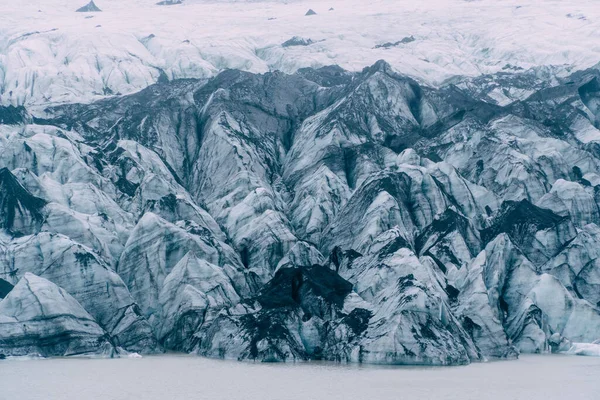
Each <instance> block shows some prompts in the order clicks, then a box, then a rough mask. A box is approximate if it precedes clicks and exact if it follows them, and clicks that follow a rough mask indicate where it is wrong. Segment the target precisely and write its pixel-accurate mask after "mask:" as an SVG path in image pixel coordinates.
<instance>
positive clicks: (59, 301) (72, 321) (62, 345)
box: [0, 273, 112, 357]
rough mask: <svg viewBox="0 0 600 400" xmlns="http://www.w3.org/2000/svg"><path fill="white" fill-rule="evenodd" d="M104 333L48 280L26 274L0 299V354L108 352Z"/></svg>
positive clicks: (69, 354)
mask: <svg viewBox="0 0 600 400" xmlns="http://www.w3.org/2000/svg"><path fill="white" fill-rule="evenodd" d="M108 339H109V338H108V335H107V334H106V333H105V332H104V330H103V329H102V328H101V327H100V326H98V324H97V323H96V321H95V320H94V318H92V316H91V315H90V314H88V313H87V312H86V311H85V310H84V309H83V307H82V306H81V304H79V303H78V302H77V300H75V299H74V298H73V297H72V296H71V295H70V294H68V293H67V292H66V291H65V290H63V289H62V288H60V287H58V286H56V285H55V284H53V283H52V282H50V281H48V280H46V279H43V278H40V277H38V276H36V275H34V274H31V273H26V274H25V275H24V276H23V277H22V278H21V279H20V280H19V282H18V283H17V284H16V285H15V287H14V288H13V289H12V290H11V292H10V293H9V294H8V296H6V297H5V298H4V299H2V300H0V354H2V355H5V356H24V355H30V354H31V355H41V356H44V357H45V356H55V355H61V356H73V355H86V354H87V355H89V354H97V353H102V352H107V351H110V349H111V346H112V345H111V344H110V343H109V341H108Z"/></svg>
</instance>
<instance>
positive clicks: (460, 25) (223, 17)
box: [0, 0, 600, 105]
mask: <svg viewBox="0 0 600 400" xmlns="http://www.w3.org/2000/svg"><path fill="white" fill-rule="evenodd" d="M157 2H158V0H96V3H95V4H96V5H97V7H98V8H99V9H101V12H75V10H77V9H79V8H80V7H82V6H85V5H86V3H87V0H19V1H18V2H15V1H8V0H5V1H1V2H0V104H3V105H8V104H12V105H45V104H47V103H49V102H52V103H57V102H82V101H86V102H87V101H90V100H93V99H98V98H100V97H102V96H105V95H109V94H119V93H120V94H128V93H131V92H135V91H138V90H140V89H142V88H144V87H146V86H148V85H149V84H151V83H155V82H156V81H157V80H158V79H159V78H160V77H161V76H163V74H164V76H165V77H166V78H168V79H175V78H206V77H211V76H214V75H216V74H217V73H218V72H220V71H222V70H224V69H227V68H230V69H240V70H244V71H249V72H254V73H264V72H267V71H274V70H280V71H283V72H286V73H293V72H295V71H296V70H298V69H299V68H303V67H322V66H328V65H339V66H340V67H342V68H344V69H347V70H352V71H360V70H361V69H362V68H364V67H365V66H368V65H372V64H373V63H375V62H376V61H377V60H380V59H385V60H386V61H388V62H389V63H390V64H391V65H392V66H393V67H394V68H395V69H396V70H397V71H399V72H401V73H404V74H408V75H410V76H412V77H416V78H419V79H422V80H423V81H424V82H425V83H427V84H431V85H437V84H440V83H441V82H443V81H444V80H446V79H448V78H451V77H453V76H456V75H469V76H476V75H479V74H482V73H494V72H498V71H502V70H505V71H506V70H508V71H511V70H514V69H518V68H524V69H528V68H531V67H534V66H549V65H554V66H560V67H563V68H567V69H570V68H573V67H576V68H579V69H581V68H588V67H590V66H592V65H594V64H596V63H597V62H598V61H599V60H600V44H599V43H600V42H599V40H598V39H599V34H598V32H600V7H598V4H597V2H596V1H595V0H572V1H562V0H535V1H528V0H502V1H497V0H480V1H463V0H431V1H413V0H369V1H365V0H327V1H323V0H318V1H317V0H288V1H283V0H282V1H275V0H273V1H250V0H248V1H243V0H240V1H225V0H223V1H218V0H185V1H184V2H183V3H182V4H175V5H168V6H166V5H162V6H161V5H158V4H156V3H157ZM309 9H312V10H314V11H315V13H316V15H310V16H305V14H306V12H307V11H308V10H309ZM294 37H296V38H297V39H299V40H296V41H291V42H290V40H291V39H293V38H294ZM286 42H287V43H288V45H286V46H283V44H284V43H286ZM289 44H296V45H289Z"/></svg>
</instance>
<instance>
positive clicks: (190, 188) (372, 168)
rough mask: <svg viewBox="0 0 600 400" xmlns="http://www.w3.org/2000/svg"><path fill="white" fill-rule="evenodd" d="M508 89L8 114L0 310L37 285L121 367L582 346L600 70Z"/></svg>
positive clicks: (594, 280) (321, 91)
mask: <svg viewBox="0 0 600 400" xmlns="http://www.w3.org/2000/svg"><path fill="white" fill-rule="evenodd" d="M155 39H156V38H155V37H154V38H150V37H149V38H148V39H147V40H148V41H153V40H155ZM511 76H512V78H509V77H508V76H507V75H504V74H503V75H499V76H497V77H496V78H497V82H501V83H502V84H503V85H505V86H506V87H507V92H506V94H505V97H506V98H504V99H502V98H500V97H498V96H497V93H496V92H495V91H494V89H493V87H492V86H493V82H492V81H493V80H492V78H491V77H481V78H480V79H473V80H468V79H466V78H463V79H457V80H456V81H454V83H447V84H444V85H441V86H439V87H436V88H434V87H429V86H426V85H423V84H422V83H420V82H418V81H416V80H414V79H411V78H409V77H406V76H403V75H401V74H398V73H397V72H395V71H394V70H393V69H392V68H391V67H390V66H389V65H388V64H387V63H385V62H378V63H376V64H375V65H373V66H371V67H369V68H366V69H365V70H364V71H362V72H359V73H351V72H347V71H344V70H342V69H341V68H338V67H328V68H320V69H303V70H300V71H299V72H298V73H297V74H294V75H285V74H283V73H281V72H272V73H267V74H263V75H255V74H250V73H246V72H241V71H236V70H229V71H226V72H223V73H222V74H220V75H218V76H217V77H215V78H213V79H208V80H175V81H172V82H169V81H168V80H166V79H165V80H162V81H161V82H160V83H158V84H157V85H154V86H151V87H148V88H147V89H144V90H143V91H141V92H139V93H136V94H134V95H130V96H115V97H114V98H111V99H107V100H104V101H101V102H97V103H92V104H87V105H86V104H71V105H63V106H60V107H51V108H48V109H47V110H45V112H44V118H43V119H41V118H37V117H30V116H28V114H27V112H26V111H24V110H21V111H18V112H17V111H15V110H11V111H10V112H9V111H6V112H4V111H3V112H4V114H2V115H5V114H6V115H9V117H10V118H8V117H7V118H6V119H7V120H10V122H9V123H4V124H2V125H0V168H3V169H2V170H1V172H0V177H1V180H0V183H1V184H2V188H3V190H2V193H0V200H1V201H0V205H1V209H0V213H1V216H2V218H3V219H2V220H3V221H4V222H3V225H2V226H1V227H0V228H1V230H2V233H0V297H7V298H8V297H10V296H12V294H13V292H14V291H15V288H13V285H17V286H18V285H19V283H18V282H19V280H22V279H24V278H23V277H24V276H28V275H26V274H27V273H34V274H36V275H38V276H40V277H42V278H43V279H47V280H48V281H50V282H53V284H56V285H58V286H60V287H61V288H63V289H64V290H65V291H66V292H68V293H69V294H70V295H71V296H72V297H73V299H75V300H76V301H77V302H78V303H79V304H80V305H81V307H83V309H84V310H85V311H86V312H87V313H88V314H89V315H90V316H91V318H93V320H94V321H96V323H97V325H98V326H99V328H100V329H101V330H102V331H103V332H104V333H103V335H105V337H106V340H107V341H108V342H109V343H111V345H112V346H115V348H116V346H118V347H122V348H124V349H125V350H128V351H141V352H152V351H159V350H161V349H164V350H177V351H186V352H192V353H196V354H202V355H207V356H211V357H222V358H233V359H253V360H262V361H291V360H311V359H326V360H336V361H344V362H368V363H388V364H428V365H430V364H434V365H449V364H466V363H469V362H472V361H480V360H484V359H490V358H514V357H516V356H517V355H518V353H519V352H543V351H548V350H550V349H555V348H557V349H558V348H562V347H565V346H566V343H569V341H572V342H575V343H580V342H592V341H594V340H596V339H598V337H600V310H599V308H598V307H599V306H600V297H599V293H600V292H599V289H600V275H599V274H600V261H598V259H599V258H598V256H599V255H600V254H599V253H598V251H599V250H598V249H600V246H599V244H600V228H599V227H598V225H597V224H598V223H599V222H600V221H599V220H598V219H599V217H600V211H598V210H599V209H598V206H599V205H600V202H599V200H600V195H599V194H598V189H597V186H598V185H599V184H600V178H599V176H600V173H599V170H600V168H599V167H600V164H599V163H600V156H599V155H600V152H598V148H597V145H598V143H600V135H599V136H598V137H596V136H594V135H595V134H594V130H593V129H596V125H597V111H598V108H597V107H596V103H597V101H598V96H599V93H600V91H598V90H596V86H595V83H594V79H596V77H597V76H600V72H598V71H597V70H595V69H592V70H588V71H580V72H577V73H574V74H573V75H571V76H569V77H568V79H567V78H563V77H559V76H554V75H552V74H551V70H547V71H539V75H535V76H533V75H532V74H531V72H522V73H520V72H515V73H512V74H511ZM527 83H530V84H531V85H530V88H531V90H532V91H533V92H532V93H530V94H529V96H525V94H524V93H522V92H520V91H521V90H525V89H524V88H525V87H526V86H527ZM494 98H495V99H496V100H494ZM507 99H508V100H507ZM511 99H512V100H511ZM515 99H518V100H519V101H516V100H515ZM509 100H510V101H509ZM561 346H562V347H561ZM561 351H562V350H561ZM51 353H52V351H51V350H48V354H51ZM56 354H61V353H60V352H59V351H57V352H56Z"/></svg>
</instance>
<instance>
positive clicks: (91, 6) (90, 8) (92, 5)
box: [75, 0, 102, 12]
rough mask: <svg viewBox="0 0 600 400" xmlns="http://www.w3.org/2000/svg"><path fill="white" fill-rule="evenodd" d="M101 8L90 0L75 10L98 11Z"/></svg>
mask: <svg viewBox="0 0 600 400" xmlns="http://www.w3.org/2000/svg"><path fill="white" fill-rule="evenodd" d="M100 11H102V10H101V9H99V8H98V6H97V5H96V4H95V3H94V0H91V1H90V2H89V3H87V4H86V5H85V6H83V7H80V8H78V9H77V10H75V12H100Z"/></svg>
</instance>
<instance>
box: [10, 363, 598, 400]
mask: <svg viewBox="0 0 600 400" xmlns="http://www.w3.org/2000/svg"><path fill="white" fill-rule="evenodd" d="M0 399H3V400H4V399H7V400H8V399H19V400H38V399H39V400H54V399H56V400H135V399H143V400H176V399H184V400H188V399H190V400H204V399H206V400H236V399H243V400H295V399H302V400H319V399H324V400H337V399H339V400H353V399H357V400H358V399H360V400H367V399H368V400H384V399H394V400H400V399H419V400H423V399H436V400H453V399H461V400H470V399H473V400H475V399H477V400H520V399H523V400H538V399H539V400H598V399H600V358H598V357H578V356H560V355H541V356H531V355H530V356H522V357H521V358H520V359H519V360H517V361H497V362H489V363H481V364H471V365H468V366H462V367H382V366H357V365H339V364H330V363H303V364H254V363H247V362H243V363H242V362H235V361H219V360H209V359H205V358H200V357H195V356H185V355H161V356H147V357H143V358H139V359H132V358H129V359H73V358H71V359H60V358H59V359H40V360H26V361H25V360H3V361H0Z"/></svg>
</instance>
